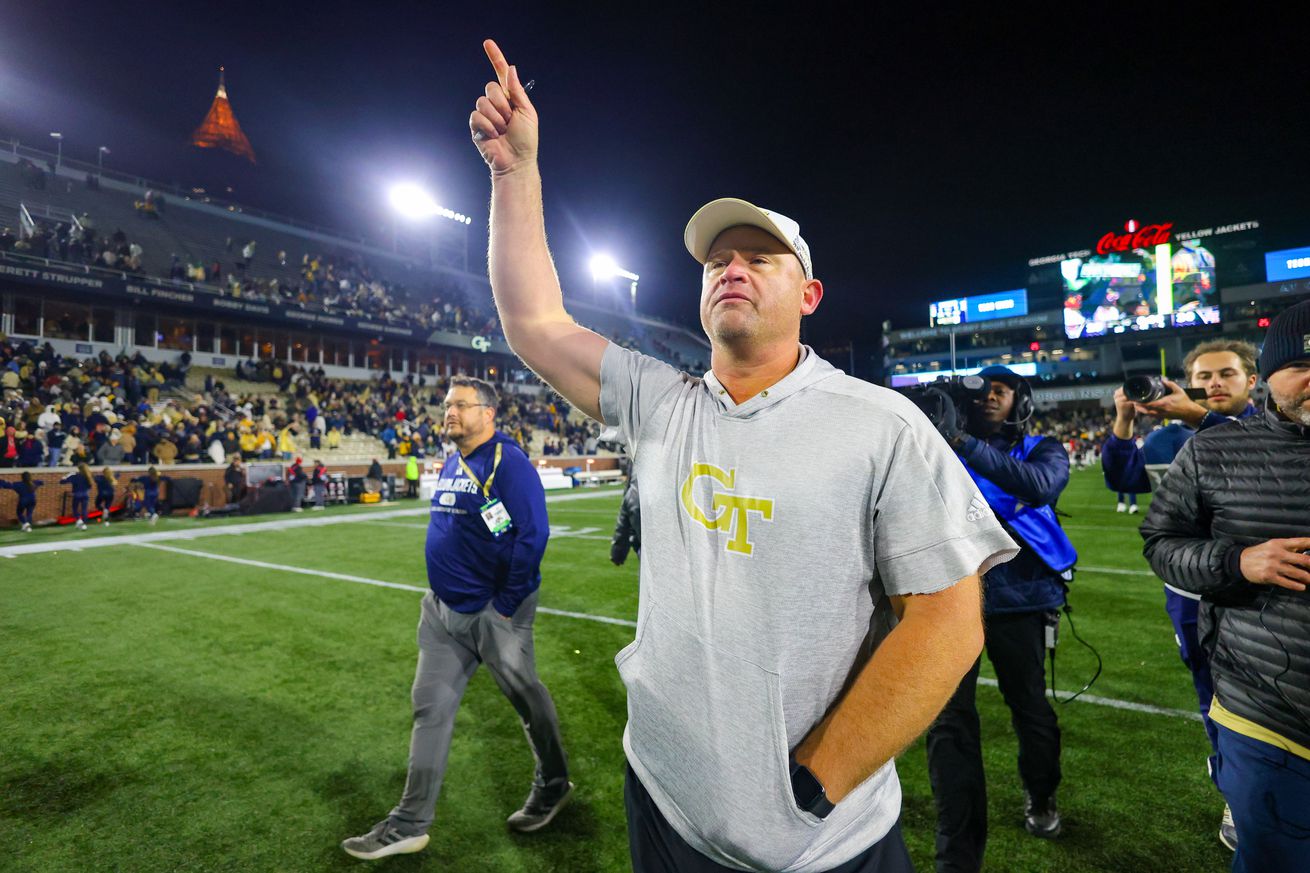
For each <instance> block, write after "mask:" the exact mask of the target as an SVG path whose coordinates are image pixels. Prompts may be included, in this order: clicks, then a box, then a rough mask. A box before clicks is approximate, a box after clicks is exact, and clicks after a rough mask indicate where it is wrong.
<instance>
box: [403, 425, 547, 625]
mask: <svg viewBox="0 0 1310 873" xmlns="http://www.w3.org/2000/svg"><path fill="white" fill-rule="evenodd" d="M549 536H550V524H549V521H548V519H547V516H546V491H545V489H544V488H543V487H542V485H541V476H540V475H539V474H538V473H537V470H536V468H535V467H533V466H532V462H531V461H529V460H528V456H527V455H526V454H524V452H523V450H522V449H521V448H519V445H518V443H516V442H514V440H513V439H511V438H510V437H508V436H506V435H505V434H503V433H501V432H500V431H496V432H495V434H494V435H493V436H492V438H491V439H489V440H487V441H486V442H485V443H483V444H482V445H480V446H478V447H477V448H476V449H474V450H473V451H472V452H470V453H469V456H468V457H467V458H465V457H462V456H460V455H459V454H458V453H455V454H452V455H451V456H450V457H449V458H447V459H446V463H445V464H444V465H443V466H442V468H441V475H440V477H439V478H438V480H437V486H436V490H435V491H434V492H433V495H432V508H431V522H430V523H429V524H428V539H427V550H426V552H427V565H428V585H430V586H431V587H432V592H433V593H434V594H435V595H436V596H437V597H438V598H440V599H441V600H442V602H444V603H445V604H446V605H447V606H449V607H450V608H451V609H454V610H455V611H456V612H464V613H472V612H478V611H479V610H481V609H482V608H483V607H485V606H486V605H487V603H489V602H490V603H492V605H493V607H494V608H495V610H496V612H498V613H500V614H501V615H502V616H505V617H509V616H512V615H513V614H514V613H515V612H516V611H517V610H518V608H519V604H521V603H522V602H523V600H524V599H525V598H527V597H528V595H530V594H531V593H532V592H533V591H536V590H537V587H538V586H539V585H540V584H541V559H542V556H543V555H545V553H546V540H547V539H548V538H549Z"/></svg>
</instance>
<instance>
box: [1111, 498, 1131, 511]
mask: <svg viewBox="0 0 1310 873" xmlns="http://www.w3.org/2000/svg"><path fill="white" fill-rule="evenodd" d="M1114 511H1115V512H1127V511H1128V507H1127V506H1125V505H1124V502H1123V501H1122V500H1120V501H1119V506H1118V507H1116V508H1115V510H1114Z"/></svg>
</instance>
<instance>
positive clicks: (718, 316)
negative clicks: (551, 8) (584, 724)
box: [469, 40, 1016, 873]
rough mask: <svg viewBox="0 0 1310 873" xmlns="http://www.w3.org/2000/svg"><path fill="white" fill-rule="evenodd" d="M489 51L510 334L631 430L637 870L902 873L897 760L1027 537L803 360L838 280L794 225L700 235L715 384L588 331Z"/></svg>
mask: <svg viewBox="0 0 1310 873" xmlns="http://www.w3.org/2000/svg"><path fill="white" fill-rule="evenodd" d="M484 47H485V49H486V52H487V55H488V57H489V58H490V59H491V62H492V65H493V67H494V68H495V71H496V81H494V82H490V83H488V85H487V86H486V92H485V94H484V95H483V96H482V97H479V98H478V100H477V105H476V109H475V111H474V112H473V114H472V115H471V116H470V118H469V127H470V130H471V132H472V134H473V139H474V141H475V143H476V144H477V147H478V149H479V151H480V152H481V154H482V157H483V159H484V160H485V161H486V163H487V165H488V167H489V168H490V170H491V180H492V198H491V233H490V248H491V251H490V274H491V285H492V291H493V293H494V295H495V298H496V305H497V307H498V309H499V311H500V318H501V322H502V324H503V326H504V331H505V336H506V338H507V339H508V340H509V344H510V346H511V347H512V348H513V350H514V352H515V353H516V354H517V355H519V357H521V358H522V359H523V361H524V362H525V363H526V364H527V365H528V366H529V367H531V368H532V369H533V370H534V371H535V372H537V373H538V374H539V375H540V376H541V377H542V378H543V379H545V380H546V381H547V382H548V383H550V385H551V386H552V387H554V388H555V390H557V391H559V392H560V393H561V394H562V395H564V397H566V398H567V399H568V400H569V401H570V402H572V403H573V404H574V405H575V406H577V407H579V408H580V409H582V410H583V411H584V412H586V413H587V414H588V415H590V416H591V417H593V418H596V419H598V420H601V421H603V422H604V423H605V424H607V425H611V426H615V427H618V428H619V429H620V430H621V431H622V432H623V437H624V442H625V443H626V444H627V445H628V446H629V447H630V450H631V452H632V455H633V458H634V461H633V463H634V474H635V476H636V477H637V478H638V479H639V480H640V481H641V483H642V491H641V498H640V500H641V513H642V547H643V551H642V565H641V589H640V604H639V607H638V615H637V638H636V640H635V641H634V642H633V643H632V644H631V645H629V646H627V647H626V648H625V649H624V650H623V651H622V652H620V653H619V655H618V657H617V658H616V661H617V663H618V667H619V673H620V676H621V677H622V679H623V681H624V684H625V686H626V687H627V691H628V725H627V729H626V730H625V732H624V738H623V742H624V750H625V752H626V754H627V759H628V764H629V769H628V771H627V783H626V786H625V805H626V809H627V815H628V836H629V845H630V849H631V853H632V862H633V867H634V869H635V870H636V871H638V873H644V871H679V873H687V871H693V873H695V871H701V870H705V871H709V870H723V869H730V870H779V869H784V868H785V869H787V870H794V871H830V870H838V871H857V870H858V871H872V870H878V871H883V873H886V871H901V870H908V869H909V859H908V856H907V854H906V851H905V846H904V842H903V841H902V839H901V835H900V829H899V818H900V786H899V783H898V781H897V778H896V773H895V767H894V765H893V764H892V759H893V757H894V756H895V755H896V754H898V753H899V752H900V751H901V750H902V749H904V748H905V747H906V746H907V745H908V744H909V743H910V742H912V741H913V740H914V739H915V737H917V736H918V735H919V734H920V733H922V732H923V730H924V729H925V728H927V726H928V725H929V723H930V722H931V721H932V720H933V718H934V717H935V716H936V715H937V713H938V711H940V710H941V708H942V706H943V705H944V704H945V702H946V701H947V699H948V698H949V697H950V695H951V692H952V691H953V690H954V688H955V686H956V685H958V683H959V681H960V678H961V677H962V676H963V675H964V673H965V671H966V670H968V669H969V667H970V666H971V665H972V664H973V661H974V659H975V658H976V657H977V656H978V653H979V651H980V650H981V645H982V623H981V615H980V603H979V581H978V574H979V573H981V572H985V571H986V570H987V569H988V568H989V567H991V566H992V565H993V564H995V563H998V562H1000V561H1003V560H1007V559H1008V558H1010V557H1012V556H1013V555H1014V553H1015V552H1016V548H1015V546H1014V543H1013V542H1012V541H1011V540H1010V538H1009V537H1008V536H1006V534H1005V532H1004V531H1003V530H1002V528H1001V526H1000V525H999V523H998V522H997V521H996V519H995V517H993V516H992V515H991V514H990V513H988V512H985V511H984V512H981V513H980V512H978V511H977V510H976V507H977V506H978V505H979V504H982V505H984V506H985V503H983V502H982V501H981V500H980V499H979V500H977V501H975V497H976V496H977V490H976V489H975V487H974V485H973V483H972V481H971V480H970V479H969V477H968V475H967V474H966V473H965V471H964V469H963V467H962V466H961V465H960V463H959V461H958V460H957V459H956V458H955V456H954V453H952V452H951V450H950V448H949V447H948V446H947V445H946V443H945V441H944V440H943V439H942V438H941V437H940V436H939V435H938V434H937V433H936V431H934V430H933V429H932V427H931V426H930V425H929V423H928V421H927V419H925V418H924V417H923V415H922V414H921V413H919V411H918V410H917V409H916V408H915V407H914V406H913V405H912V404H910V403H909V401H907V400H906V399H904V398H903V397H901V396H900V395H897V394H895V393H894V392H891V391H887V390H885V389H882V388H878V387H875V386H872V385H868V384H866V383H863V382H860V381H857V380H855V379H853V378H850V377H847V376H845V375H843V374H842V373H841V372H839V371H838V370H836V369H834V368H833V367H831V366H830V365H829V364H827V363H826V362H825V361H823V360H822V359H820V358H819V356H818V355H816V354H815V353H814V351H813V350H812V349H810V348H808V347H806V346H803V345H801V343H800V323H801V318H802V317H803V316H805V315H809V314H810V313H812V312H814V311H815V309H817V308H818V306H819V303H820V301H821V300H822V298H823V290H824V289H823V285H822V283H821V282H819V281H818V280H817V279H815V278H814V270H813V265H812V263H811V260H810V252H809V247H808V245H807V244H806V243H805V240H804V239H803V238H802V237H801V235H800V227H799V225H798V224H797V223H796V222H795V221H793V220H791V219H790V218H787V217H786V216H783V215H780V214H778V213H775V212H770V211H767V210H764V209H760V208H759V207H756V206H754V205H752V204H750V203H747V202H745V201H743V200H736V199H730V198H729V199H722V200H716V201H714V202H712V203H710V204H708V205H706V206H704V207H703V208H702V209H700V210H699V211H698V212H697V213H696V214H695V215H694V216H693V217H692V219H691V222H690V223H689V224H688V225H687V228H686V231H685V234H684V242H685V244H686V246H687V249H688V250H689V251H690V252H691V254H692V255H693V257H695V258H696V260H697V261H699V262H700V263H701V264H703V272H702V279H701V293H700V315H701V325H702V327H703V328H704V330H705V333H706V334H707V335H708V336H709V338H710V342H711V345H712V357H711V371H710V372H709V373H706V374H705V376H704V378H703V379H696V378H692V377H691V376H689V375H687V374H685V373H680V372H678V371H676V370H674V369H673V368H671V367H669V366H667V365H666V364H663V363H661V362H660V361H657V360H654V359H652V358H648V357H646V356H644V355H640V354H637V353H635V352H630V351H627V350H625V349H622V348H620V347H618V346H616V345H613V344H611V343H609V342H608V341H607V340H605V339H603V338H602V337H600V336H598V335H596V334H594V333H592V332H591V331H589V330H587V329H585V328H583V327H580V326H579V325H578V324H576V323H575V322H574V321H573V319H572V318H570V317H569V314H568V313H567V312H566V311H565V309H564V303H563V297H562V294H561V290H560V284H559V280H558V278H557V276H556V273H555V269H554V265H553V263H552V262H551V257H550V253H549V251H548V249H547V246H546V234H545V227H544V220H543V211H542V195H541V175H540V171H539V169H538V165H537V144H538V116H537V111H536V109H535V108H534V107H533V105H532V101H531V100H530V99H529V98H528V94H527V92H526V90H525V89H524V87H523V84H522V81H521V79H520V77H519V73H518V71H517V69H516V68H515V67H513V66H511V65H509V64H508V63H507V62H506V60H505V58H504V55H503V54H502V53H501V51H500V49H499V48H498V47H497V46H496V44H495V43H494V42H491V41H490V40H488V41H487V42H486V43H485V44H484ZM820 436H821V437H822V442H820V439H819V438H820ZM799 457H805V458H808V459H809V460H808V462H807V463H806V464H803V465H798V464H796V463H794V461H795V459H796V458H799ZM971 502H973V504H974V507H975V509H974V511H972V512H971V506H970V504H971ZM820 544H821V545H822V548H816V546H819V545H820Z"/></svg>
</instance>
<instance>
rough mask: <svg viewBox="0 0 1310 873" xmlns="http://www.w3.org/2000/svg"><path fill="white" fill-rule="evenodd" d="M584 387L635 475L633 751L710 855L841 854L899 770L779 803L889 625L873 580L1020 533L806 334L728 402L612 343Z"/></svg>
mask: <svg viewBox="0 0 1310 873" xmlns="http://www.w3.org/2000/svg"><path fill="white" fill-rule="evenodd" d="M600 401H601V412H602V414H603V416H604V418H605V423H606V424H608V425H612V426H616V427H618V428H619V429H620V431H621V432H622V435H623V438H624V441H625V442H626V443H627V445H628V446H629V448H630V451H631V453H632V455H633V463H634V473H635V476H636V478H637V479H638V480H639V481H640V482H641V492H640V495H641V517H642V555H641V587H640V602H639V606H638V610H637V635H636V639H635V640H634V641H633V642H632V643H631V644H630V645H628V646H627V647H625V648H624V649H623V650H622V651H621V652H619V654H618V655H617V657H616V658H615V661H616V663H617V665H618V668H619V674H620V676H621V678H622V679H623V683H624V685H625V686H626V687H627V691H628V725H627V728H626V730H625V731H624V735H623V745H624V750H625V752H626V753H627V758H628V762H629V763H630V764H631V765H632V768H633V770H634V771H635V772H636V774H637V776H638V778H640V780H641V783H642V785H643V786H645V788H646V790H647V791H649V792H650V795H651V797H652V798H653V799H654V801H655V804H656V806H657V807H658V808H659V810H660V812H661V813H663V815H664V816H665V818H667V819H668V821H669V823H670V824H671V825H672V826H673V828H674V829H675V830H676V831H677V832H678V834H679V835H680V836H682V838H683V839H684V840H686V841H687V842H688V843H689V844H690V845H691V846H693V847H694V848H695V849H697V850H698V851H699V852H701V853H702V854H704V855H706V856H707V857H709V858H710V859H712V860H714V861H716V862H718V863H720V864H723V865H725V866H728V867H731V868H734V869H740V870H780V871H798V873H808V871H820V870H827V869H830V868H832V867H835V866H838V865H840V864H842V863H845V862H846V861H848V860H850V859H851V858H854V857H855V856H857V855H859V854H860V853H861V852H863V851H865V850H867V849H868V848H869V847H870V846H872V845H873V844H874V843H876V842H877V841H878V840H880V839H882V838H883V837H884V836H885V835H886V834H887V832H888V831H889V830H890V829H891V827H892V825H893V824H895V823H896V820H897V819H898V817H899V815H900V806H901V792H900V783H899V781H898V780H897V778H896V769H895V765H894V764H893V763H892V762H888V763H887V764H886V765H885V766H883V767H882V768H881V769H880V770H878V771H877V772H876V773H874V774H873V775H871V776H869V777H868V778H867V779H866V780H865V781H864V782H862V783H861V784H860V785H859V786H858V787H856V788H855V789H854V790H853V791H852V792H851V793H850V794H849V795H847V796H846V797H845V798H843V799H842V801H841V802H840V803H838V804H837V806H836V808H835V809H834V810H833V812H832V813H831V814H830V815H828V817H827V818H826V819H823V820H820V819H818V818H816V817H814V816H813V815H810V814H809V813H807V812H804V811H802V810H800V809H799V808H798V807H797V806H796V803H795V799H794V797H793V795H792V790H791V781H790V776H789V769H788V757H789V754H790V752H791V750H794V749H795V748H796V746H797V745H798V744H799V743H800V741H801V740H802V739H804V737H805V736H806V735H807V734H808V733H809V732H810V730H811V729H812V728H813V727H814V726H815V725H816V724H817V723H818V722H819V721H820V720H821V719H822V718H823V717H824V715H825V714H826V713H827V712H828V710H829V709H830V708H831V707H832V705H833V704H834V703H835V702H836V701H837V699H838V697H839V696H840V695H841V692H842V690H843V688H844V687H845V686H846V685H847V684H848V683H849V682H851V681H852V680H853V679H854V678H855V676H856V675H857V674H858V673H859V671H860V670H861V668H862V667H863V666H864V664H865V663H866V662H867V661H868V659H869V657H870V656H871V654H872V653H873V651H874V649H876V648H877V646H878V644H879V643H880V642H881V641H882V639H883V638H885V637H886V635H887V634H888V633H889V632H890V630H891V629H892V627H893V625H894V623H895V618H894V614H893V612H892V609H891V603H890V601H889V600H888V596H889V595H906V594H927V593H932V592H934V591H940V590H942V589H945V588H947V587H949V586H950V585H951V584H952V583H954V582H955V581H957V580H959V579H962V578H964V577H966V576H970V575H972V574H974V573H984V572H986V571H987V570H988V569H989V568H990V567H992V566H993V565H994V564H997V563H1000V562H1002V561H1006V560H1009V559H1010V558H1012V557H1013V556H1014V555H1015V554H1016V553H1017V552H1018V548H1017V547H1016V546H1015V544H1014V542H1013V541H1012V540H1011V539H1010V538H1009V536H1007V535H1006V533H1005V531H1004V530H1003V529H1002V528H1001V526H1000V524H999V523H998V522H997V520H996V518H995V516H993V515H992V513H991V512H990V510H989V509H988V508H987V504H986V501H984V500H983V499H982V496H981V495H980V494H979V493H978V489H977V488H976V487H975V486H974V484H973V481H972V480H971V479H970V478H969V475H968V474H967V473H966V472H965V470H964V467H963V466H962V465H961V463H960V461H959V460H958V459H957V458H956V456H955V454H954V453H953V452H952V451H951V450H950V448H949V447H948V446H947V445H946V442H945V440H943V439H942V438H941V437H940V436H939V435H938V434H937V432H936V431H935V430H934V429H933V427H932V426H931V425H930V424H929V422H928V420H927V419H926V418H925V417H924V416H923V414H922V413H920V412H919V410H918V409H917V408H915V407H914V405H913V404H911V403H910V402H909V401H908V400H906V399H905V398H904V397H903V396H901V395H900V394H897V393H896V392H894V391H890V390H887V389H885V388H880V387H878V386H875V385H871V384H868V383H866V382H861V381H859V380H857V379H854V378H851V377H849V376H846V375H844V374H843V373H841V372H840V371H838V370H836V369H834V368H833V367H832V366H831V365H830V364H828V363H827V362H826V361H824V360H823V359H822V358H820V357H819V356H818V355H817V354H815V353H814V352H813V350H811V349H809V348H808V347H804V346H802V347H801V349H800V361H799V363H798V364H797V366H796V368H795V369H794V370H793V371H792V372H791V373H790V374H788V375H787V376H786V377H785V378H783V379H782V380H781V381H780V382H778V383H777V384H775V385H773V386H772V387H770V388H769V389H768V390H765V391H761V392H760V393H759V394H758V395H756V396H755V397H752V398H750V399H749V400H747V401H746V402H744V403H742V404H740V405H737V404H735V403H734V402H733V401H732V398H731V397H729V396H728V393H727V391H726V390H724V388H723V386H722V385H721V384H720V383H719V382H718V380H717V379H716V378H715V377H714V374H713V373H712V372H710V373H706V374H705V377H704V378H703V379H695V378H692V377H691V376H688V375H686V374H684V373H680V372H678V371H677V370H674V369H673V368H672V367H669V366H668V365H667V364H664V363H662V362H660V361H657V360H655V359H653V358H649V357H646V356H644V355H640V354H637V353H635V352H631V351H628V350H626V349H623V348H620V347H619V346H616V345H610V346H609V347H608V349H607V350H606V351H605V355H604V358H603V360H602V363H601V395H600ZM881 717H882V716H881V714H880V713H879V712H877V711H871V712H870V713H869V719H870V720H871V721H873V722H874V723H876V722H877V721H878V720H879V719H880V718H881Z"/></svg>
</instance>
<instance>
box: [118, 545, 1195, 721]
mask: <svg viewBox="0 0 1310 873" xmlns="http://www.w3.org/2000/svg"><path fill="white" fill-rule="evenodd" d="M124 545H136V546H140V547H142V548H146V549H157V550H158V551H161V552H171V553H173V554H177V555H187V556H190V557H193V558H207V559H209V560H211V561H226V562H228V563H232V564H243V565H245V566H247V567H258V568H259V569H261V570H277V571H282V572H286V573H297V574H299V575H302V576H319V577H322V578H324V579H337V580H340V581H342V582H355V583H357V584H359V585H372V586H375V587H378V588H396V589H399V590H401V591H413V592H415V593H417V594H426V593H427V591H428V589H427V588H426V587H420V586H418V585H405V584H403V583H400V582H384V581H383V580H381V579H370V578H368V577H366V576H352V575H350V574H348V573H332V572H329V571H327V570H310V569H307V568H305V567H292V566H290V565H287V564H271V563H269V562H267V561H255V560H252V559H250V558H237V557H234V556H232V555H221V554H215V553H214V552H197V551H195V550H193V549H179V548H177V547H176V546H161V545H158V544H157V543H130V544H129V543H124ZM537 612H539V613H543V614H545V615H558V616H563V617H564V618H576V619H581V620H583V621H594V622H599V623H601V624H612V625H618V626H620V627H631V628H635V627H636V626H637V623H636V622H635V621H628V620H627V619H623V618H610V617H609V616H607V615H592V614H590V613H586V612H570V611H568V610H564V609H551V608H549V607H546V606H542V607H538V608H537ZM978 683H979V684H980V685H987V686H991V687H996V680H995V679H988V678H985V677H983V678H980V679H979V680H978ZM1047 694H1048V695H1049V694H1050V692H1049V691H1048V692H1047ZM1078 699H1079V700H1080V701H1082V702H1083V703H1090V704H1093V705H1095V706H1108V707H1110V708H1112V709H1122V710H1127V711H1129V712H1141V713H1146V714H1148V715H1166V716H1170V717H1173V718H1185V719H1190V720H1192V721H1200V720H1201V715H1200V713H1198V712H1194V711H1190V710H1185V709H1167V708H1165V707H1162V706H1152V705H1150V704H1148V703H1134V702H1132V701H1130V700H1115V699H1114V698H1111V697H1096V696H1094V695H1089V694H1084V695H1083V696H1081V697H1079V698H1078Z"/></svg>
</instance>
